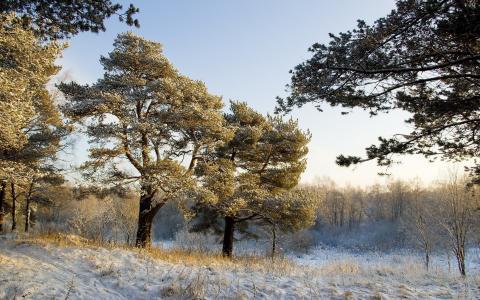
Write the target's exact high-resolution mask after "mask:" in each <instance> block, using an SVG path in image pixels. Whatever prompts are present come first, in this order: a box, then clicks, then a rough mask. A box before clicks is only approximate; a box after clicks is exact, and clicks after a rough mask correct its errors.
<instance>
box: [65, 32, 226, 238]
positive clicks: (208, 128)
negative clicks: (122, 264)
mask: <svg viewBox="0 0 480 300" xmlns="http://www.w3.org/2000/svg"><path fill="white" fill-rule="evenodd" d="M100 62H101V64H102V65H103V67H104V69H105V75H104V77H103V78H102V79H99V80H98V81H97V83H95V84H93V85H92V86H88V85H87V86H81V85H78V84H75V83H70V84H62V85H60V89H61V91H63V93H64V94H65V96H66V100H67V104H66V105H65V106H64V107H63V111H64V112H65V114H66V115H67V116H68V117H70V118H71V119H72V121H74V122H77V123H79V124H80V123H83V125H84V128H85V132H86V134H87V135H88V136H89V137H90V142H91V145H92V147H91V148H90V160H89V161H87V162H86V163H85V164H84V165H83V169H84V170H85V171H86V174H87V175H88V176H89V177H90V178H91V179H94V180H95V179H98V180H103V181H104V182H105V183H110V184H129V183H135V184H136V185H137V187H138V188H139V190H140V200H139V205H140V210H139V219H138V231H137V238H136V245H137V246H138V247H145V246H149V245H150V242H151V241H150V240H151V229H152V221H153V218H154V216H155V215H156V213H157V212H158V210H159V209H160V208H161V207H162V206H163V205H164V204H165V203H166V202H167V201H169V200H172V199H175V198H178V196H179V194H181V193H182V192H187V191H189V190H191V189H194V188H195V180H193V178H192V172H193V169H194V167H195V164H196V162H197V161H198V159H199V158H200V157H201V156H202V155H203V153H204V152H205V150H206V149H207V148H208V147H211V146H212V145H215V143H217V142H218V141H219V140H221V139H223V138H225V136H226V134H228V133H226V132H225V130H224V128H223V119H222V115H221V113H220V112H221V109H222V107H223V103H222V99H221V98H220V97H218V96H213V95H211V94H209V93H208V91H207V88H206V87H205V85H204V84H203V83H202V82H199V81H193V80H191V79H189V78H187V77H185V76H182V75H180V74H179V73H178V71H177V70H175V69H174V67H173V66H172V65H171V63H170V62H169V61H168V60H167V58H165V56H164V55H163V54H162V48H161V45H160V44H159V43H156V42H152V41H148V40H145V39H143V38H142V37H139V36H136V35H134V34H133V33H130V32H129V33H124V34H120V35H118V37H117V38H116V40H115V42H114V50H113V51H112V52H110V53H109V55H108V56H106V57H101V59H100ZM185 157H188V158H189V162H188V164H186V165H185V164H183V163H182V161H183V159H184V158H185ZM127 164H128V167H126V165H127Z"/></svg>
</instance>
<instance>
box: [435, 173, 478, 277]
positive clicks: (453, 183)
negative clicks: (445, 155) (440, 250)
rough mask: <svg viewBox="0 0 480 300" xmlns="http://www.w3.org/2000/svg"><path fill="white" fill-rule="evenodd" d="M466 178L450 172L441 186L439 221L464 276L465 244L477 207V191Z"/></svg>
mask: <svg viewBox="0 0 480 300" xmlns="http://www.w3.org/2000/svg"><path fill="white" fill-rule="evenodd" d="M467 182H468V179H466V178H459V177H458V175H457V174H451V175H450V179H449V181H448V182H447V183H446V184H445V186H444V187H443V195H444V197H443V199H442V200H443V204H444V205H443V207H442V210H443V211H442V213H441V219H440V222H441V224H442V226H443V227H444V228H445V230H446V231H447V233H448V236H449V240H450V247H451V249H452V251H453V253H454V255H455V258H456V260H457V264H458V270H459V272H460V274H461V275H462V276H466V270H465V256H466V252H465V246H466V243H467V241H468V239H469V238H470V233H471V230H472V228H473V224H474V221H475V219H474V218H475V215H476V208H477V207H478V202H479V201H478V200H479V199H478V198H479V197H478V191H477V189H478V188H476V187H472V186H469V185H467Z"/></svg>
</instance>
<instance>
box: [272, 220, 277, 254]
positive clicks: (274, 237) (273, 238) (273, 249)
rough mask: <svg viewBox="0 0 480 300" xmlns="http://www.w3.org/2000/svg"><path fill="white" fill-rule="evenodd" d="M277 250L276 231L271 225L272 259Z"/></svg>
mask: <svg viewBox="0 0 480 300" xmlns="http://www.w3.org/2000/svg"><path fill="white" fill-rule="evenodd" d="M276 250H277V231H276V228H275V224H273V225H272V259H274V258H275V252H276Z"/></svg>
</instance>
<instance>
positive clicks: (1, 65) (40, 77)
mask: <svg viewBox="0 0 480 300" xmlns="http://www.w3.org/2000/svg"><path fill="white" fill-rule="evenodd" d="M63 48H64V46H63V45H61V44H59V43H55V42H42V41H40V39H39V38H38V37H37V36H35V34H34V32H33V31H31V30H28V29H24V28H23V26H22V25H21V22H20V21H19V18H18V17H17V16H16V15H14V14H0V49H1V51H0V119H1V120H2V126H1V127H0V181H2V183H1V192H0V231H2V230H3V226H2V224H3V216H4V209H3V207H4V203H5V200H6V199H5V195H6V189H7V181H10V187H11V195H12V197H11V198H12V210H11V212H12V221H13V220H15V209H14V208H15V201H16V198H17V197H16V196H15V191H18V190H19V189H20V190H21V189H22V188H23V187H22V186H23V185H25V184H26V183H27V182H28V181H29V180H30V179H31V178H33V177H34V176H38V175H40V176H43V175H42V174H44V173H45V171H46V170H45V169H44V166H45V160H46V159H48V158H51V157H52V156H53V155H54V154H55V153H56V151H57V150H58V147H59V144H60V139H61V137H62V136H63V135H64V134H65V133H67V131H68V130H66V127H65V126H64V124H63V122H62V119H61V117H60V113H59V111H58V109H57V107H56V105H55V104H54V100H53V98H52V95H51V94H50V93H49V91H48V90H47V88H46V84H47V82H48V81H49V80H50V79H51V77H52V76H54V75H55V74H56V73H57V72H58V71H59V70H60V68H59V67H58V66H56V65H55V63H54V62H55V59H56V58H57V57H58V56H59V55H60V53H61V51H62V49H63ZM15 185H19V187H18V188H17V189H15ZM12 227H13V228H14V227H15V222H12Z"/></svg>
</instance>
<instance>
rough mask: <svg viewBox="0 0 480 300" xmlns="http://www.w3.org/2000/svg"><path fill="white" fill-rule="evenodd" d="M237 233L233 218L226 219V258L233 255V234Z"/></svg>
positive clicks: (224, 249)
mask: <svg viewBox="0 0 480 300" xmlns="http://www.w3.org/2000/svg"><path fill="white" fill-rule="evenodd" d="M234 232H235V220H234V218H233V217H229V216H227V217H225V230H224V233H223V248H222V254H223V256H224V257H232V255H233V234H234Z"/></svg>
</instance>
